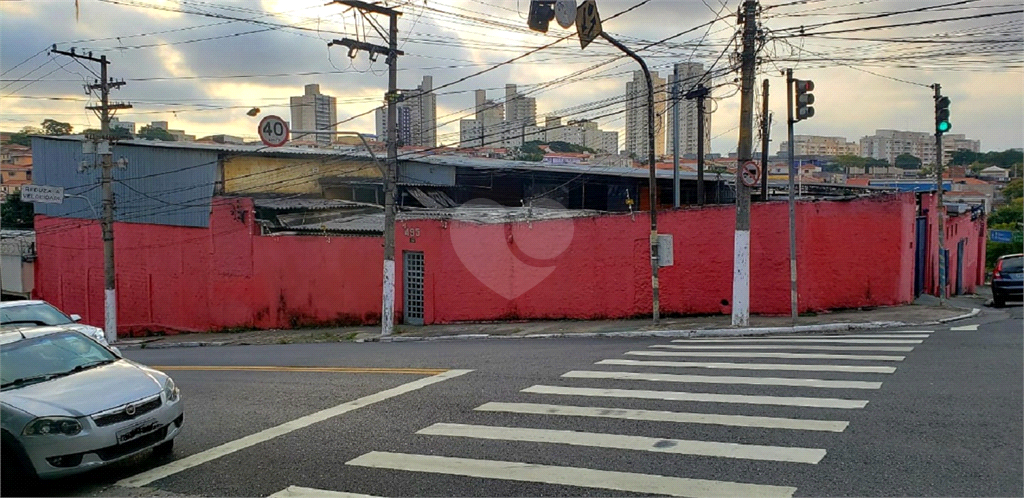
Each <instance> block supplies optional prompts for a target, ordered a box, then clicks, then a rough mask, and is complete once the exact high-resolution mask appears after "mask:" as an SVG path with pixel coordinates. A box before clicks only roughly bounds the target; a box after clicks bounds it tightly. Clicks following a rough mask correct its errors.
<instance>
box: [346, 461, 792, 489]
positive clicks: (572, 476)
mask: <svg viewBox="0 0 1024 498" xmlns="http://www.w3.org/2000/svg"><path fill="white" fill-rule="evenodd" d="M346 464H347V465H358V466H363V467H373V468H380V469H395V470H407V471H412V472H430V473H436V474H449V475H459V476H469V477H480V478H485V479H507V480H512V481H525V482H539V483H546V484H560V485H565V486H582V487H586V488H598V489H610V490H615V491H626V492H632V493H648V494H656V495H668V496H688V497H694V498H697V497H721V498H731V497H736V496H764V497H787V498H788V497H791V496H793V493H795V492H796V488H794V487H788V486H768V485H760V484H744V483H736V482H728V481H711V480H706V479H686V478H682V477H668V476H660V475H652V474H637V473H631V472H615V471H609V470H595V469H585V468H578V467H561V466H554V465H538V464H533V463H524V462H510V461H498V460H477V459H472V458H454V457H445V456H435V455H410V454H405V453H388V452H382V451H371V452H369V453H367V454H365V455H362V456H359V457H357V458H354V459H352V460H349V461H348V462H346Z"/></svg>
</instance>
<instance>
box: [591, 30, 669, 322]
mask: <svg viewBox="0 0 1024 498" xmlns="http://www.w3.org/2000/svg"><path fill="white" fill-rule="evenodd" d="M600 35H601V38H604V39H605V40H608V43H611V44H612V45H614V46H615V48H617V49H619V50H621V51H622V52H624V53H625V54H626V55H628V56H630V57H631V58H633V60H635V61H637V62H638V63H639V64H640V69H642V70H643V72H644V79H645V80H647V160H648V161H649V163H650V166H651V171H650V176H649V178H648V187H647V188H648V190H650V192H649V193H650V202H651V293H652V301H653V302H652V304H651V307H652V315H653V320H654V323H655V324H657V323H658V321H659V320H660V319H661V309H660V308H661V303H660V300H659V296H658V266H660V265H661V263H660V262H659V260H658V178H657V176H656V171H657V170H656V169H655V168H656V166H655V162H654V81H653V80H652V79H651V71H650V69H648V68H647V63H645V62H644V60H643V59H642V58H640V56H639V55H636V53H635V52H633V51H632V50H630V49H629V48H628V47H626V46H625V45H623V44H621V43H619V41H618V40H616V39H615V38H612V37H611V36H610V35H608V33H605V32H604V31H601V33H600Z"/></svg>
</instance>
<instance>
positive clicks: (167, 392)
mask: <svg viewBox="0 0 1024 498" xmlns="http://www.w3.org/2000/svg"><path fill="white" fill-rule="evenodd" d="M180 394H181V393H180V392H179V391H178V386H176V385H174V379H172V378H170V377H168V378H167V380H166V381H165V382H164V399H166V400H167V402H168V403H173V402H175V401H178V396H179V395H180Z"/></svg>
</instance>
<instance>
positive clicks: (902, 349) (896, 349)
mask: <svg viewBox="0 0 1024 498" xmlns="http://www.w3.org/2000/svg"><path fill="white" fill-rule="evenodd" d="M648 347H652V348H662V349H691V350H700V349H714V350H719V349H725V350H732V349H799V350H805V351H880V352H884V353H909V352H911V351H913V350H914V346H813V345H807V344H764V343H761V344H728V345H705V344H685V345H683V344H654V345H651V346H648Z"/></svg>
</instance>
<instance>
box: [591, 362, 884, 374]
mask: <svg viewBox="0 0 1024 498" xmlns="http://www.w3.org/2000/svg"><path fill="white" fill-rule="evenodd" d="M594 364H595V365H622V366H634V367H681V368H713V369H715V368H716V369H722V370H791V371H797V372H849V373H877V374H891V373H893V372H895V371H896V367H873V366H868V365H798V364H790V363H714V362H702V361H644V360H601V361H599V362H597V363H594Z"/></svg>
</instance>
